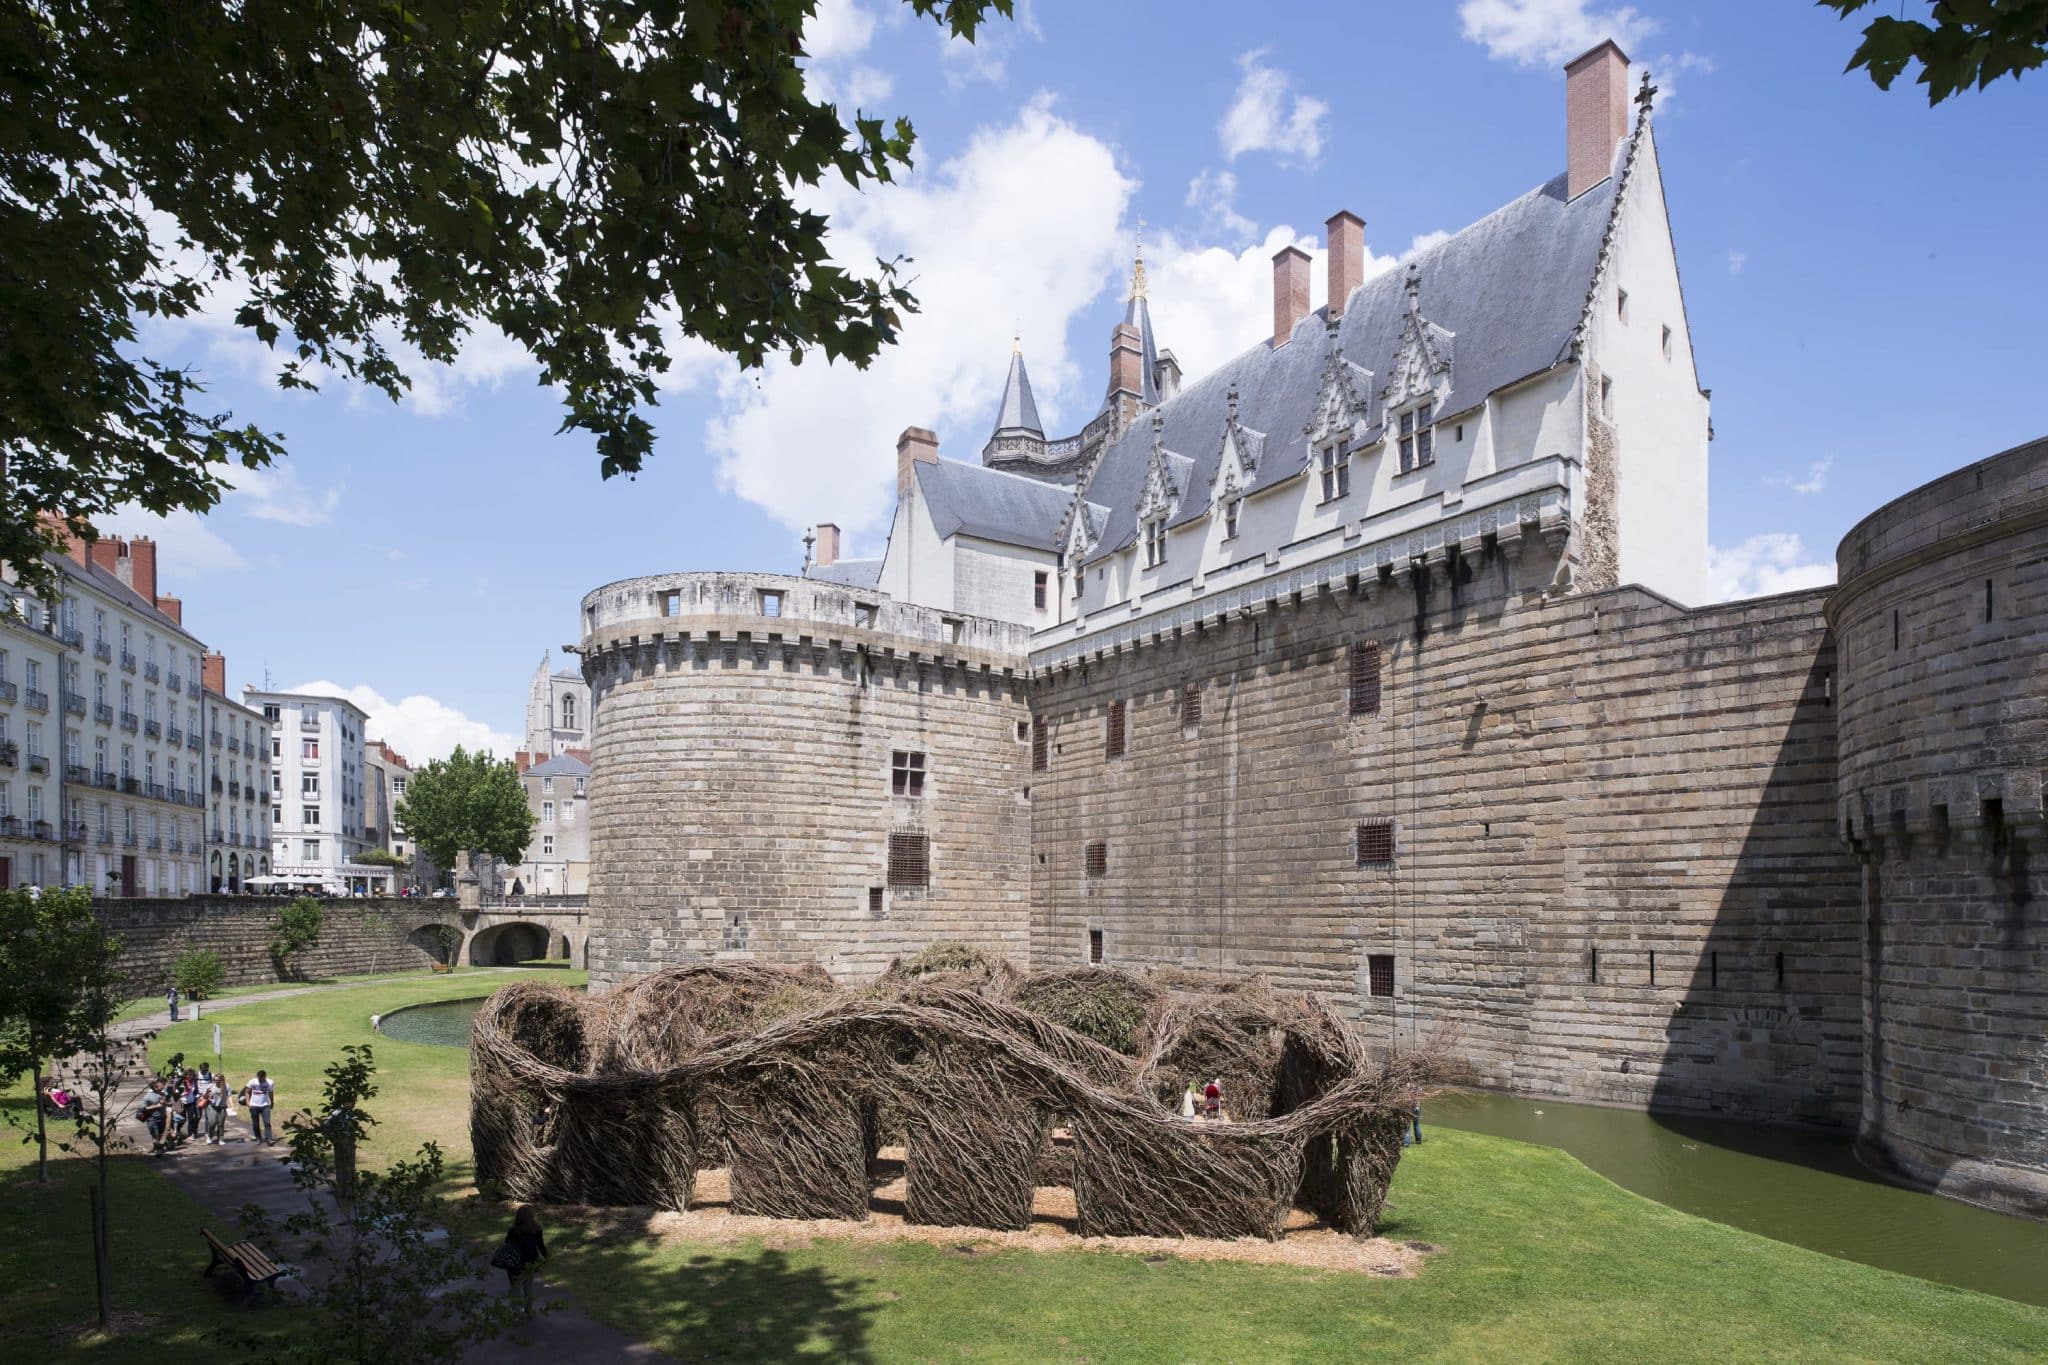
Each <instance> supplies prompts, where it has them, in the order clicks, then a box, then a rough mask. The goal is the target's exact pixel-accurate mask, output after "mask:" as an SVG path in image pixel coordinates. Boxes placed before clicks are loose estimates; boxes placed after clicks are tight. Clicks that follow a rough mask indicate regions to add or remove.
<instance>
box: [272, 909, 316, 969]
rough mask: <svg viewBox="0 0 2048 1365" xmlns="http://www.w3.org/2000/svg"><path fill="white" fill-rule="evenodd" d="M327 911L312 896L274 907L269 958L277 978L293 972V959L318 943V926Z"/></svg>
mask: <svg viewBox="0 0 2048 1365" xmlns="http://www.w3.org/2000/svg"><path fill="white" fill-rule="evenodd" d="M325 917H326V912H325V911H323V910H322V909H321V907H320V902H319V901H317V900H315V899H314V898H313V897H311V896H300V897H299V898H298V899H297V900H294V901H289V902H287V903H286V904H284V905H281V906H279V907H278V908H277V913H276V914H274V915H272V916H271V917H270V957H271V960H272V961H273V962H275V963H276V964H277V970H278V973H279V974H280V975H284V976H289V975H291V974H292V973H293V971H294V965H293V962H292V959H293V958H295V957H297V956H298V955H299V954H300V953H303V952H305V951H306V950H307V949H308V948H311V947H312V946H313V945H314V944H316V943H318V942H319V941H320V925H321V922H322V920H323V919H324V918H325Z"/></svg>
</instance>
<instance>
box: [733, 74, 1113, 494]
mask: <svg viewBox="0 0 2048 1365" xmlns="http://www.w3.org/2000/svg"><path fill="white" fill-rule="evenodd" d="M1049 185H1056V186H1058V187H1059V193H1058V194H1056V195H1051V194H1047V193H1046V192H1045V190H1046V187H1047V186H1049ZM1133 188H1134V186H1133V184H1132V182H1131V181H1129V180H1128V179H1126V178H1125V177H1124V175H1123V174H1122V172H1121V171H1119V170H1118V169H1117V165H1116V158H1115V155H1114V153H1113V152H1112V151H1111V150H1110V148H1109V147H1108V146H1107V145H1105V144H1104V143H1102V142H1101V141H1099V140H1098V139H1096V138H1094V137H1091V136H1089V135H1088V134H1086V133H1083V132H1081V131H1079V130H1078V129H1077V128H1075V127H1074V126H1073V125H1072V124H1070V123H1068V122H1067V121H1066V120H1064V119H1062V118H1061V117H1059V115H1058V114H1057V113H1055V112H1054V109H1053V106H1052V102H1051V100H1050V98H1049V97H1044V96H1041V97H1038V98H1036V99H1033V100H1032V101H1031V102H1030V103H1028V104H1027V105H1025V106H1024V108H1023V109H1022V110H1020V111H1019V113H1018V115H1017V117H1016V119H1015V120H1014V121H1013V122H1011V123H1009V124H1008V125H1007V126H1003V127H997V128H988V129H983V130H981V131H980V132H978V133H976V134H975V136H974V137H973V138H972V139H971V140H970V141H969V143H968V145H967V147H966V148H965V149H964V150H963V151H962V152H961V153H960V154H959V155H958V156H957V157H955V158H954V159H952V160H951V161H948V162H946V163H944V164H942V165H939V166H937V167H936V168H934V169H932V170H931V171H930V172H929V173H927V172H924V171H920V172H919V173H918V174H917V175H916V176H914V177H912V178H910V179H907V180H905V181H903V182H900V183H898V184H894V185H888V186H879V187H874V188H871V189H870V190H868V191H867V192H866V193H853V192H850V191H848V190H846V189H845V188H844V187H842V186H834V185H826V186H821V187H820V188H819V189H818V190H816V191H813V192H809V193H808V195H807V198H808V201H809V202H807V203H806V207H808V208H813V209H817V210H820V211H822V212H824V213H825V214H826V215H827V216H828V218H829V219H830V221H831V223H832V232H831V237H830V239H829V244H830V246H831V248H832V251H833V255H834V257H835V258H836V259H837V260H838V261H839V262H840V263H842V264H845V265H847V266H849V267H851V268H860V267H861V266H862V265H864V264H866V263H869V262H872V261H873V260H874V259H875V258H876V257H878V256H879V257H884V258H888V257H893V256H895V255H897V254H898V253H903V254H905V255H908V256H909V257H911V258H912V264H910V265H909V266H908V267H907V273H908V274H909V276H910V277H911V287H912V289H913V290H914V291H915V293H916V294H917V296H918V299H919V302H920V304H921V305H922V309H923V311H921V312H919V313H914V314H909V315H906V316H905V318H904V320H903V328H902V332H901V334H900V338H899V340H898V342H897V344H896V345H894V346H892V347H890V348H888V349H886V350H885V351H884V352H883V353H882V354H881V355H880V356H878V357H877V358H876V360H875V362H874V363H873V364H872V365H871V366H870V367H869V368H868V369H867V370H865V371H862V370H857V369H855V368H854V367H853V366H851V365H844V364H835V365H827V364H825V363H823V361H822V360H821V359H820V358H819V357H818V356H817V355H816V354H815V353H813V354H812V355H811V356H809V357H807V358H806V360H805V362H804V363H803V364H801V365H791V364H790V363H788V361H786V360H784V359H780V358H776V359H771V360H770V361H769V363H768V364H767V365H766V366H764V367H763V368H762V369H761V370H759V371H756V372H750V373H744V374H743V373H740V372H739V371H737V370H733V369H726V370H725V371H724V372H723V373H722V375H721V377H720V379H719V383H718V395H719V399H720V402H721V408H722V411H721V412H720V413H719V415H718V416H717V417H715V418H713V419H712V420H711V421H710V422H709V423H708V424H707V426H706V429H705V442H706V444H707V446H708V447H709V448H710V450H711V452H712V454H713V455H714V456H715V457H716V458H717V461H718V478H719V482H720V484H721V485H722V486H723V487H725V488H726V489H728V490H729V491H731V492H734V493H736V494H738V495H739V496H740V497H743V498H745V499H747V500H748V501H750V502H753V503H755V504H757V505H759V506H761V507H762V508H764V509H766V510H767V511H768V512H769V513H771V514H772V515H774V516H775V517H777V518H779V519H780V520H781V521H783V522H784V523H785V524H786V525H789V526H791V527H801V526H805V525H809V524H811V523H813V522H817V521H837V522H838V523H839V524H840V525H842V526H844V527H846V528H847V530H848V531H849V532H857V531H858V530H860V529H863V528H867V529H872V528H875V527H877V526H878V525H880V524H882V523H884V522H885V521H886V519H887V516H888V514H889V512H890V509H891V508H892V506H893V499H894V482H893V478H892V471H893V470H894V468H895V460H896V437H897V435H898V433H900V432H901V431H902V429H903V428H904V427H906V426H925V427H932V428H934V429H935V430H938V431H939V432H940V433H941V436H942V438H943V442H944V447H945V450H946V453H947V454H949V455H955V456H961V457H966V458H972V457H973V456H974V455H975V454H977V453H978V452H979V450H980V447H981V443H982V441H983V440H985V439H986V437H987V435H988V430H987V424H988V423H989V421H990V420H991V418H992V415H993V412H994V408H995V403H996V398H997V395H998V393H999V391H1000V387H1001V384H1002V380H1003V373H1004V367H1005V365H1006V363H1007V361H1008V357H1009V353H1010V339H1011V336H1012V329H1013V327H1015V328H1016V329H1018V330H1019V331H1021V334H1022V337H1023V342H1024V354H1025V358H1026V360H1027V362H1028V363H1029V365H1030V369H1031V382H1032V387H1033V389H1034V390H1035V391H1036V393H1037V396H1038V401H1039V411H1040V413H1041V415H1042V416H1043V417H1044V419H1045V420H1046V422H1047V424H1048V426H1052V425H1057V424H1059V423H1060V421H1061V417H1062V414H1061V412H1060V409H1061V407H1062V404H1063V403H1064V404H1066V406H1067V411H1066V413H1065V414H1064V416H1065V417H1066V418H1068V419H1071V420H1068V421H1067V422H1066V425H1067V426H1070V427H1074V426H1079V425H1080V422H1079V420H1078V419H1079V416H1080V415H1081V413H1080V409H1079V407H1078V406H1077V405H1075V404H1074V403H1073V400H1074V398H1075V396H1076V394H1077V392H1079V391H1081V390H1085V391H1086V392H1085V393H1082V394H1081V396H1082V397H1083V398H1086V399H1092V397H1093V396H1094V385H1095V384H1096V383H1098V382H1100V379H1101V368H1100V360H1099V357H1100V356H1101V355H1102V354H1104V353H1106V352H1105V346H1106V339H1105V338H1093V339H1092V340H1093V341H1094V342H1095V343H1096V344H1094V345H1090V346H1088V347H1087V348H1086V351H1085V352H1084V354H1085V355H1086V357H1087V359H1088V361H1089V362H1090V364H1089V365H1088V368H1087V369H1086V371H1085V373H1084V371H1083V369H1082V368H1081V366H1080V365H1079V364H1078V363H1077V362H1076V360H1075V358H1074V357H1073V356H1072V355H1071V354H1070V352H1069V347H1068V337H1067V332H1068V328H1069V324H1070V323H1072V322H1073V320H1074V319H1075V318H1076V317H1077V316H1078V315H1079V314H1080V313H1081V312H1082V310H1084V309H1085V308H1087V307H1088V305H1089V304H1090V303H1091V302H1093V301H1094V300H1095V299H1097V298H1098V297H1100V295H1101V293H1102V290H1103V289H1104V288H1105V287H1107V286H1108V285H1110V283H1111V282H1112V281H1116V280H1120V278H1121V274H1122V268H1123V263H1124V262H1125V261H1127V260H1128V259H1129V255H1128V252H1129V241H1128V238H1127V237H1126V236H1125V235H1124V233H1123V231H1122V227H1121V225H1122V221H1123V214H1124V209H1125V207H1126V205H1127V204H1128V202H1129V199H1130V195H1131V192H1132V190H1133Z"/></svg>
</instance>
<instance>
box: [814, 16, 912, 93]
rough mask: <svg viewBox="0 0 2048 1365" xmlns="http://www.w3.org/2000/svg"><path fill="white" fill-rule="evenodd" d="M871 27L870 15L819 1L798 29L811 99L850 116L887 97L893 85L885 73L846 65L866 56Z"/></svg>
mask: <svg viewBox="0 0 2048 1365" xmlns="http://www.w3.org/2000/svg"><path fill="white" fill-rule="evenodd" d="M875 23H876V20H875V16H874V15H873V14H871V13H870V12H868V11H867V10H865V9H862V8H861V7H860V6H859V5H858V4H856V3H855V2H854V0H823V3H821V4H820V5H819V6H818V9H817V12H816V13H814V14H813V15H811V17H810V19H808V20H807V21H806V22H805V24H804V52H805V53H806V54H807V57H808V62H807V65H806V66H805V68H804V84H805V86H806V88H807V89H808V91H809V93H810V96H811V98H812V99H814V100H817V101H819V102H820V103H823V104H834V105H838V106H839V107H840V109H841V110H842V111H843V112H845V113H846V114H848V115H850V114H851V113H852V111H853V110H856V109H872V108H873V107H874V106H875V105H877V104H879V103H880V102H881V101H883V100H885V99H887V98H889V95H890V93H891V92H892V91H894V90H895V88H896V82H895V81H894V80H893V79H892V78H891V77H890V75H889V73H888V72H886V71H882V70H879V69H877V68H875V67H873V66H869V65H867V64H865V63H856V64H854V65H850V66H849V65H848V63H849V62H852V61H853V59H854V58H856V57H858V56H860V54H861V53H863V52H865V51H867V49H868V44H869V42H870V41H871V40H872V39H873V38H874V36H875Z"/></svg>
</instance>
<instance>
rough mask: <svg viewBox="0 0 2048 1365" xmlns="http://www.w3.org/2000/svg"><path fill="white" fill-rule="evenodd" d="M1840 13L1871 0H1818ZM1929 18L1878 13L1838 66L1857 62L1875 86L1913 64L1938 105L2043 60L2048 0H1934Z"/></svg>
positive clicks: (2047, 46)
mask: <svg viewBox="0 0 2048 1365" xmlns="http://www.w3.org/2000/svg"><path fill="white" fill-rule="evenodd" d="M1819 3H1820V4H1821V5H1823V6H1825V7H1826V8H1829V9H1833V10H1835V11H1836V12H1837V13H1838V14H1840V16H1841V17H1842V18H1845V19H1846V18H1848V17H1849V16H1850V15H1852V14H1854V13H1856V11H1858V10H1860V9H1863V8H1864V7H1865V6H1867V5H1869V4H1870V3H1871V0H1819ZM1928 17H1929V18H1930V19H1932V20H1933V22H1932V23H1922V22H1920V21H1919V20H1915V19H1906V18H1904V17H1898V18H1894V17H1892V16H1889V15H1880V16H1879V17H1877V18H1875V19H1872V20H1871V21H1870V23H1869V24H1868V25H1867V26H1866V27H1865V28H1864V30H1863V42H1862V43H1861V44H1860V45H1859V46H1858V47H1857V49H1856V51H1855V53H1854V55H1852V56H1851V57H1850V58H1849V65H1848V66H1846V67H1844V68H1843V69H1844V70H1845V71H1854V70H1855V69H1856V68H1857V67H1859V66H1860V67H1863V68H1865V69H1867V70H1868V71H1869V72H1870V79H1871V80H1872V81H1873V82H1874V83H1875V84H1876V85H1877V87H1878V89H1880V90H1889V89H1891V88H1892V82H1893V81H1895V80H1897V79H1898V78H1899V74H1900V73H1901V72H1903V71H1904V70H1905V69H1906V67H1907V66H1909V65H1910V64H1912V63H1913V62H1916V61H1917V62H1919V63H1920V68H1921V69H1920V79H1919V83H1920V84H1921V85H1924V86H1926V87H1927V102H1928V103H1929V104H1930V105H1933V104H1940V103H1941V102H1942V101H1943V100H1945V99H1947V98H1949V97H1950V96H1951V95H1956V94H1960V93H1961V92H1963V91H1965V90H1968V89H1970V88H1971V87H1972V86H1975V87H1976V88H1977V89H1979V90H1982V89H1983V88H1984V87H1985V86H1988V85H1990V84H1991V82H1993V81H1995V80H1997V79H1998V78H1999V77H2001V76H2011V77H2013V78H2014V79H2015V80H2017V79H2018V78H2019V75H2020V73H2021V72H2023V71H2032V70H2034V69H2035V68H2037V67H2039V66H2041V65H2042V63H2043V62H2044V61H2048V0H1936V3H1935V4H1934V5H1933V6H1932V7H1931V13H1930V14H1929V16H1928Z"/></svg>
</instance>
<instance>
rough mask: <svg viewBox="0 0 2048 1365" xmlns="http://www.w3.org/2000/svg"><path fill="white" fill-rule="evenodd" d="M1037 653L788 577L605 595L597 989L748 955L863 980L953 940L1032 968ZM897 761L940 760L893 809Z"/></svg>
mask: <svg viewBox="0 0 2048 1365" xmlns="http://www.w3.org/2000/svg"><path fill="white" fill-rule="evenodd" d="M763 594H780V596H779V597H775V598H774V599H773V600H772V601H771V600H768V599H764V597H763ZM771 606H772V607H773V610H774V612H775V613H776V614H774V615H769V614H766V613H767V610H768V608H769V607H771ZM1023 643H1024V632H1023V630H1022V629H1021V628H1019V627H1012V626H1005V625H1002V624H1000V623H997V622H991V621H985V620H978V619H973V618H956V617H950V616H942V615H941V614H939V613H938V612H935V611H931V610H928V609H925V608H920V607H912V606H908V605H905V604H902V603H897V602H891V601H888V600H886V599H881V598H879V597H878V596H877V595H875V594H868V593H861V592H857V591H855V590H854V589H850V588H845V587H843V586H840V585H836V584H827V583H819V582H812V581H809V580H805V579H800V578H785V577H778V576H771V575H744V574H678V575H669V576H665V577H659V578H649V579H636V580H632V581H630V582H628V583H625V584H613V585H611V586H610V587H607V588H604V589H600V590H599V591H598V592H596V593H593V594H591V595H590V596H589V597H588V598H586V599H585V639H584V667H585V673H586V676H587V677H588V678H589V679H590V681H591V683H592V688H593V696H594V700H595V704H596V705H597V706H598V707H600V708H601V710H602V714H603V724H602V725H600V726H598V727H597V730H596V738H595V749H594V753H593V772H592V776H591V782H590V814H591V831H592V840H591V845H592V846H591V887H590V905H591V914H592V930H591V935H590V940H589V966H590V971H591V982H592V986H593V988H595V989H602V988H604V987H605V986H608V985H612V984H616V983H617V982H618V981H620V980H622V979H624V978H626V977H629V976H634V975H638V974H640V973H643V972H647V971H651V970H653V969H655V968H657V967H661V966H665V965H668V964H671V963H678V962H689V961H699V960H704V959H707V958H718V957H732V956H743V957H749V958H755V959H759V960H763V961H775V962H811V961H816V962H820V963H822V964H824V965H825V966H826V967H827V968H828V969H829V970H830V971H831V972H832V973H833V974H834V975H835V976H839V977H842V978H852V979H862V978H866V977H871V976H873V975H876V974H878V973H879V972H881V971H882V970H883V969H884V968H885V967H886V966H887V965H888V963H889V961H890V959H891V958H892V957H894V956H896V955H897V954H899V953H907V952H913V951H915V950H917V949H918V948H921V947H923V946H924V945H925V944H926V943H929V942H931V941H933V940H936V939H948V938H950V939H963V940H971V941H974V942H978V943H981V944H984V945H986V946H988V947H990V948H994V949H997V950H1000V951H1003V952H1006V953H1011V954H1014V955H1016V956H1018V957H1020V958H1021V957H1023V956H1024V955H1025V953H1026V952H1027V950H1028V931H1027V925H1028V919H1029V903H1028V894H1029V889H1030V877H1029V873H1028V871H1027V868H1026V861H1027V859H1028V858H1029V856H1030V853H1029V841H1028V839H1027V838H1026V837H1025V835H1024V833H1023V829H1024V826H1025V823H1026V821H1027V819H1028V816H1029V811H1028V808H1027V807H1026V806H1025V804H1024V791H1023V788H1024V786H1025V784H1026V783H1027V782H1028V781H1029V776H1028V773H1027V772H1026V767H1027V764H1028V761H1029V755H1030V746H1029V744H1028V742H1027V741H1028V735H1020V733H1019V729H1018V727H1019V725H1020V723H1022V722H1024V721H1026V719H1027V717H1028V712H1027V710H1026V709H1025V706H1024V703H1023V696H1022V678H1021V676H1020V673H1019V669H1020V666H1021V663H1022V659H1023ZM896 751H903V752H905V753H918V754H921V755H923V767H922V772H923V785H924V792H923V795H922V796H919V797H908V796H904V797H899V796H896V795H895V794H894V793H893V791H892V780H891V756H892V754H893V753H894V752H896ZM892 835H909V836H913V837H915V836H923V837H924V839H926V840H928V845H927V849H928V858H929V875H928V879H927V882H928V884H927V885H926V886H924V887H919V888H911V887H907V886H892V885H891V879H890V876H889V865H890V843H891V836H892Z"/></svg>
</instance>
